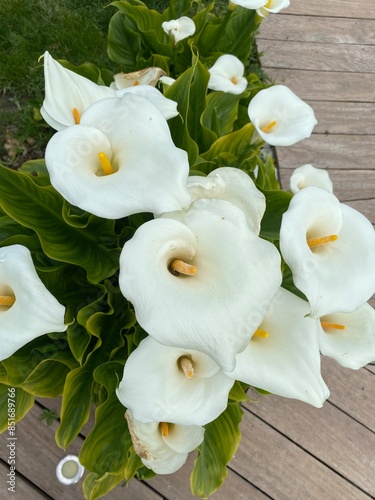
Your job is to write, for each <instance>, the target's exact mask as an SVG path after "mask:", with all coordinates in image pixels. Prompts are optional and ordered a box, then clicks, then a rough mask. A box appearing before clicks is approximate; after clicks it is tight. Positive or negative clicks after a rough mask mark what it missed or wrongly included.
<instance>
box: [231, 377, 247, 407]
mask: <svg viewBox="0 0 375 500" xmlns="http://www.w3.org/2000/svg"><path fill="white" fill-rule="evenodd" d="M247 388H248V385H247V384H244V383H243V382H239V381H238V380H236V381H235V383H234V385H233V387H232V389H231V390H230V393H229V400H230V401H231V402H232V401H233V402H235V403H244V402H246V401H249V398H248V397H247V396H246V389H247Z"/></svg>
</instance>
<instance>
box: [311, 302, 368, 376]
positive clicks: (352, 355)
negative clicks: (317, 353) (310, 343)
mask: <svg viewBox="0 0 375 500" xmlns="http://www.w3.org/2000/svg"><path fill="white" fill-rule="evenodd" d="M320 325H321V327H320V332H319V345H320V350H321V353H322V354H324V355H325V356H329V357H330V358H333V359H335V360H336V361H337V362H338V363H339V364H340V365H341V366H345V367H346V368H351V369H353V370H358V369H359V368H362V367H363V366H365V365H367V364H368V363H372V362H373V361H375V310H374V308H373V307H371V306H370V304H367V303H366V304H364V305H363V306H361V307H359V308H358V309H357V310H356V311H354V312H351V313H336V314H329V315H327V316H323V317H321V318H320Z"/></svg>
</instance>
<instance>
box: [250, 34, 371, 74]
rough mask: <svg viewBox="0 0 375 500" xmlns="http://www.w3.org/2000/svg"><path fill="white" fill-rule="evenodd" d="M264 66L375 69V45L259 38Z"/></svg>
mask: <svg viewBox="0 0 375 500" xmlns="http://www.w3.org/2000/svg"><path fill="white" fill-rule="evenodd" d="M257 46H258V51H259V52H260V55H261V61H262V66H264V67H265V68H267V67H269V68H288V69H289V70H290V69H302V70H314V71H339V72H351V73H375V62H374V60H375V46H373V45H345V44H331V43H330V44H327V43H308V42H292V41H290V40H288V41H283V40H262V39H258V40H257Z"/></svg>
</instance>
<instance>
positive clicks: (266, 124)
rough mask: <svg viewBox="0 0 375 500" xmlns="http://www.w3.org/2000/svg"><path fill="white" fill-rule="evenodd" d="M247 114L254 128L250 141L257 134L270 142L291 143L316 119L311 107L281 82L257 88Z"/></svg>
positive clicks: (307, 134)
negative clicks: (260, 88)
mask: <svg viewBox="0 0 375 500" xmlns="http://www.w3.org/2000/svg"><path fill="white" fill-rule="evenodd" d="M248 114H249V118H250V120H251V122H252V124H253V125H254V127H255V129H256V135H255V136H254V137H253V142H254V140H256V138H257V137H258V136H260V137H261V138H262V139H263V140H264V141H265V142H267V143H268V144H271V145H272V146H291V145H293V144H295V143H296V142H298V141H301V140H303V139H306V138H307V137H310V135H311V133H312V130H313V128H314V126H315V125H316V124H317V123H318V122H317V120H316V118H315V115H314V111H313V109H312V108H311V107H310V106H309V105H308V104H307V103H305V102H304V101H302V99H300V98H299V97H297V96H296V94H294V92H292V91H291V90H290V89H289V88H288V87H285V86H284V85H274V86H273V87H269V88H267V89H263V90H261V91H260V92H258V93H257V94H256V96H254V97H253V99H252V100H251V101H250V104H249V107H248Z"/></svg>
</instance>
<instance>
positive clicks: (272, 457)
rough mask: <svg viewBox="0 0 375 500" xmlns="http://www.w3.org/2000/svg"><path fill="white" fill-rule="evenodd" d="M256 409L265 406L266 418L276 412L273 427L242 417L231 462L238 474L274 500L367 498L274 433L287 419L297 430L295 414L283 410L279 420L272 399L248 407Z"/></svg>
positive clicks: (307, 426)
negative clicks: (240, 439)
mask: <svg viewBox="0 0 375 500" xmlns="http://www.w3.org/2000/svg"><path fill="white" fill-rule="evenodd" d="M271 398H272V399H271ZM275 398H276V397H275ZM276 399H278V398H276ZM280 399H281V398H280ZM259 405H262V406H264V405H266V409H265V412H264V413H265V414H266V415H267V414H269V417H270V418H272V417H273V413H274V411H276V412H277V416H276V417H275V418H272V420H273V422H274V424H276V425H274V426H273V427H270V426H269V425H268V424H267V423H266V422H264V421H262V420H261V419H260V418H258V417H257V416H256V415H255V414H252V413H249V412H246V413H245V415H244V418H243V422H242V425H241V429H242V443H241V446H240V448H239V450H238V451H237V453H236V456H235V457H234V459H233V460H232V462H231V466H232V467H234V468H235V470H236V471H237V472H238V473H239V474H241V475H242V476H243V477H245V478H246V479H248V480H249V481H251V482H252V483H253V484H255V485H256V486H257V487H258V488H259V489H261V490H262V491H264V492H265V493H266V494H267V495H269V496H270V497H271V498H274V499H277V500H300V499H304V500H317V499H338V498H340V500H353V499H354V498H355V499H356V500H365V499H366V500H368V498H369V497H368V495H366V494H365V493H362V492H361V491H360V490H359V489H358V488H356V486H354V485H352V484H351V483H350V482H348V481H346V480H345V479H344V478H343V477H340V476H339V475H337V474H336V473H335V472H334V471H332V470H331V469H330V468H329V467H327V466H326V465H324V464H323V463H321V462H320V461H319V460H316V459H315V458H314V457H313V456H312V455H311V454H309V453H306V452H305V450H303V449H302V448H301V447H300V445H299V444H296V443H294V442H292V441H291V440H290V439H288V438H287V437H285V436H283V435H282V434H280V432H278V431H277V430H276V428H278V427H279V424H278V423H277V422H275V420H277V419H280V418H281V419H282V420H284V419H285V418H288V419H289V421H290V425H291V426H293V425H294V424H295V425H297V426H300V425H301V423H300V422H298V419H299V416H300V415H299V414H297V413H296V414H294V413H293V412H291V411H288V408H285V414H284V415H282V416H280V412H278V411H277V408H276V410H275V406H277V401H275V400H273V396H269V397H267V398H266V402H263V400H262V402H261V403H258V404H257V405H256V404H253V405H252V407H255V408H258V406H259ZM257 411H259V410H257ZM316 411H319V410H316ZM337 411H338V410H337ZM303 423H304V425H305V427H306V428H311V430H310V432H312V433H314V431H315V432H317V433H319V428H317V426H314V427H313V425H312V424H310V422H309V421H308V420H306V419H304V421H303ZM343 453H345V447H344V450H343ZM338 492H339V495H340V496H339V497H338V496H337V493H338Z"/></svg>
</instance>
